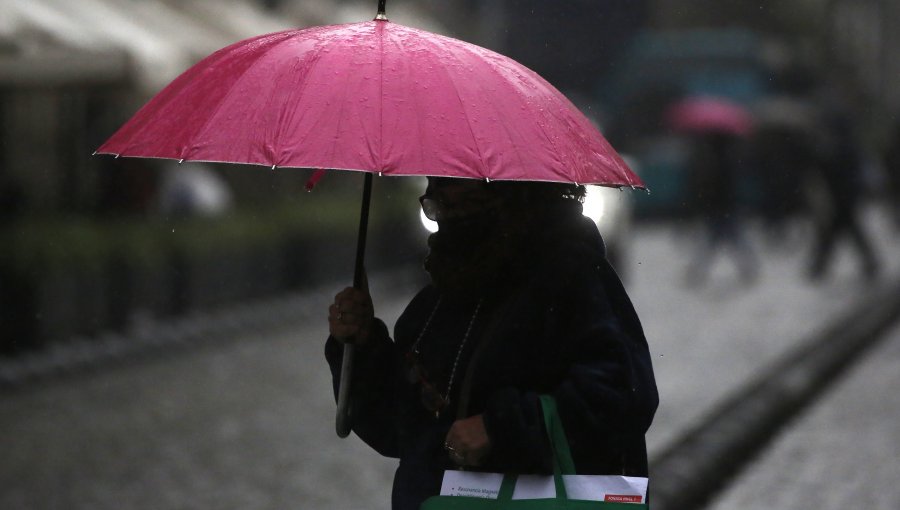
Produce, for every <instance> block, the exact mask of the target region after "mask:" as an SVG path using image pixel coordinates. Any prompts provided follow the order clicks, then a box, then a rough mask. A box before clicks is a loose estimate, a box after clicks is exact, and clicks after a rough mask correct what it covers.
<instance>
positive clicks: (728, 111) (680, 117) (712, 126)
mask: <svg viewBox="0 0 900 510" xmlns="http://www.w3.org/2000/svg"><path fill="white" fill-rule="evenodd" d="M665 119H666V122H667V123H668V124H669V125H670V126H672V128H673V129H676V130H678V131H687V132H695V133H704V132H719V133H730V134H733V135H737V136H745V135H747V134H749V133H750V131H751V130H752V129H753V116H752V115H751V114H750V112H749V111H747V109H746V108H744V107H743V106H741V105H740V104H738V103H735V102H733V101H731V100H729V99H725V98H721V97H715V96H699V97H691V98H687V99H683V100H681V101H679V102H677V103H675V104H673V105H672V106H670V107H669V108H668V109H667V110H666V114H665Z"/></svg>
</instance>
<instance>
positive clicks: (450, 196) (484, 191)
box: [419, 177, 500, 224]
mask: <svg viewBox="0 0 900 510" xmlns="http://www.w3.org/2000/svg"><path fill="white" fill-rule="evenodd" d="M419 202H420V203H421V204H422V210H423V211H425V216H427V217H428V219H430V220H433V221H437V222H438V223H439V224H440V223H441V222H450V221H458V220H465V219H470V218H474V217H478V216H480V215H482V214H484V213H486V212H488V211H491V210H494V209H496V207H497V206H498V205H499V203H500V200H499V199H498V198H497V197H496V196H495V195H494V194H493V193H491V191H490V189H489V188H488V185H487V183H485V182H484V181H480V180H475V179H459V178H451V177H429V178H428V188H426V190H425V194H424V195H422V196H421V197H419Z"/></svg>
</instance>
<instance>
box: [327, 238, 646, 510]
mask: <svg viewBox="0 0 900 510" xmlns="http://www.w3.org/2000/svg"><path fill="white" fill-rule="evenodd" d="M562 239H563V241H562V242H553V243H545V246H541V247H540V248H541V249H540V250H538V251H539V252H540V254H541V255H540V256H539V257H536V258H535V259H534V261H533V264H532V265H531V266H530V268H529V271H528V274H529V275H530V276H528V277H527V278H523V279H521V282H520V283H518V284H516V285H515V286H512V287H507V288H505V289H498V291H497V292H494V293H493V295H492V296H488V297H486V298H485V299H484V300H483V301H482V306H481V309H480V311H479V313H478V315H477V317H476V318H475V321H474V323H473V327H472V332H471V334H470V335H469V337H468V340H467V341H466V345H465V346H464V348H463V349H462V354H461V356H460V361H459V363H458V366H457V370H456V374H455V375H454V383H453V387H452V389H451V393H450V401H451V405H450V407H449V408H448V409H447V410H445V411H444V412H443V413H442V414H441V416H440V417H439V418H435V416H434V414H433V413H430V412H429V411H427V410H426V409H425V407H424V406H423V405H422V403H421V397H420V386H419V384H418V383H414V382H411V381H412V380H413V378H410V377H409V376H408V373H409V369H408V366H407V364H406V362H405V360H404V357H405V355H406V353H408V352H409V350H410V349H411V347H412V345H413V344H414V343H415V342H416V339H417V338H418V337H419V335H420V334H421V332H422V330H423V326H424V324H425V322H426V320H427V318H428V317H429V316H431V315H432V312H434V315H433V319H432V321H431V323H430V325H429V327H428V328H427V330H426V331H425V333H424V335H422V340H421V342H420V344H419V345H420V349H419V350H420V359H421V360H422V362H423V364H424V366H425V367H426V370H427V373H428V380H429V381H430V382H431V383H432V384H434V385H435V386H436V387H437V388H438V389H439V390H440V391H441V392H442V393H443V392H445V391H446V389H447V383H448V380H449V379H450V373H451V372H452V366H453V364H454V360H455V359H456V357H457V352H458V351H459V347H460V342H461V340H462V339H463V338H464V337H465V336H466V335H465V332H466V329H467V328H468V326H469V323H470V320H471V318H472V315H473V312H474V310H475V307H476V304H477V303H476V302H475V301H473V300H467V299H462V298H455V299H454V298H452V297H448V296H444V297H441V295H440V293H439V292H438V290H437V289H435V288H434V287H433V286H429V287H426V288H425V289H423V290H422V291H421V292H419V294H418V295H416V297H415V298H414V299H413V300H412V302H411V303H410V304H409V305H408V307H407V308H406V310H405V311H404V313H403V314H402V315H401V316H400V318H399V319H398V321H397V324H396V327H395V339H396V340H395V341H391V339H390V337H389V335H388V332H387V328H386V327H385V326H384V324H383V323H382V322H380V321H376V322H377V327H376V329H377V331H376V332H375V333H374V334H373V335H372V336H371V341H370V342H369V343H368V344H367V345H366V346H364V347H361V348H358V349H357V351H356V357H355V364H356V366H355V368H354V378H353V382H352V385H353V386H352V387H353V398H352V400H351V402H352V404H351V406H352V407H351V413H352V422H353V431H354V432H355V433H356V434H357V435H358V436H359V437H360V438H362V439H363V441H365V442H366V443H367V444H369V445H370V446H371V447H372V448H374V449H375V450H376V451H378V452H379V453H381V454H382V455H385V456H389V457H398V458H399V459H400V465H399V467H398V469H397V473H396V476H395V479H394V491H393V508H394V509H395V510H413V509H418V507H419V504H420V503H421V501H422V500H424V499H425V498H427V497H429V496H432V495H435V494H437V493H438V492H439V490H440V485H441V479H442V475H443V471H444V470H445V469H452V468H453V465H452V464H451V463H450V462H449V459H448V456H447V452H446V451H444V450H443V448H442V445H443V441H444V437H445V435H446V434H447V432H448V430H449V428H450V425H451V424H452V423H453V421H454V420H455V419H456V418H457V415H459V416H472V415H476V414H482V415H483V417H484V423H485V426H486V428H487V432H488V436H489V438H490V441H491V445H492V447H491V452H490V454H489V457H488V459H487V463H486V465H484V466H483V469H484V470H485V471H496V472H501V471H502V472H510V471H514V472H520V473H522V472H550V465H549V458H550V457H549V446H548V444H547V440H546V434H545V432H544V429H543V425H542V418H541V414H540V404H539V400H538V395H539V394H552V395H553V396H555V398H556V400H557V403H558V408H559V413H560V416H561V418H562V421H563V424H564V427H565V431H566V434H567V436H568V439H569V442H570V445H571V448H572V455H573V457H574V460H575V464H576V468H577V470H578V472H579V473H583V474H626V475H632V476H646V475H647V451H646V446H645V442H644V434H645V433H646V431H647V429H648V427H649V426H650V423H651V421H652V419H653V415H654V412H655V410H656V407H657V403H658V395H657V390H656V383H655V380H654V376H653V369H652V366H651V361H650V354H649V350H648V347H647V342H646V340H645V338H644V334H643V331H642V328H641V325H640V322H639V320H638V317H637V315H636V313H635V311H634V308H633V307H632V304H631V302H630V300H629V299H628V296H627V295H626V293H625V290H624V289H623V287H622V284H621V283H620V281H619V278H618V277H617V276H616V274H615V272H614V271H613V269H612V268H611V267H610V265H609V263H608V262H607V260H606V257H605V255H604V249H603V241H602V239H601V238H600V234H599V233H598V232H597V229H596V227H595V226H594V224H593V223H592V222H590V221H587V220H585V221H584V222H579V225H578V228H577V232H576V233H574V234H573V235H566V236H563V237H562ZM537 242H540V241H539V240H538V241H537ZM439 299H440V300H441V302H440V305H439V306H438V307H437V309H436V311H435V304H436V303H437V301H438V300H439ZM476 352H477V354H475V358H474V362H473V363H469V361H471V360H472V358H473V353H476ZM341 354H342V347H341V345H340V344H339V343H338V342H336V341H335V340H334V339H329V340H328V342H327V343H326V357H327V359H328V361H329V364H330V366H331V370H332V374H333V376H334V381H335V389H337V381H338V380H339V377H340V367H341ZM463 387H467V388H470V389H469V390H465V391H462V390H461V388H463ZM461 391H462V393H464V394H465V395H461ZM461 400H462V401H466V402H467V403H466V404H465V409H460V406H459V403H460V401H461Z"/></svg>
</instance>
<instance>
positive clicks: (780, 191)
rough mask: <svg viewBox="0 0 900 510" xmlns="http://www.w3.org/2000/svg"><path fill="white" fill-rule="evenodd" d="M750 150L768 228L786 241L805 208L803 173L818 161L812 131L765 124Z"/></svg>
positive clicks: (778, 237) (758, 130)
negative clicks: (789, 227) (794, 222)
mask: <svg viewBox="0 0 900 510" xmlns="http://www.w3.org/2000/svg"><path fill="white" fill-rule="evenodd" d="M748 152H749V155H750V158H751V159H752V163H751V165H752V167H753V171H754V173H755V175H756V176H757V177H758V179H759V183H760V189H761V195H760V203H759V213H760V218H761V220H762V222H763V227H764V230H765V232H766V234H767V235H768V236H770V238H771V239H772V240H774V241H776V242H779V241H783V240H784V238H785V237H786V236H787V229H788V226H789V225H790V220H791V219H792V218H794V217H795V216H797V215H799V214H800V213H801V212H802V210H803V207H804V196H803V176H804V175H806V174H807V172H808V169H809V168H811V167H812V166H813V165H814V164H815V152H814V147H813V144H812V140H811V137H810V134H809V133H807V132H804V131H802V130H799V129H793V128H790V127H787V126H778V125H762V126H759V127H758V129H757V130H756V131H755V133H754V136H753V139H752V142H751V149H750V151H748Z"/></svg>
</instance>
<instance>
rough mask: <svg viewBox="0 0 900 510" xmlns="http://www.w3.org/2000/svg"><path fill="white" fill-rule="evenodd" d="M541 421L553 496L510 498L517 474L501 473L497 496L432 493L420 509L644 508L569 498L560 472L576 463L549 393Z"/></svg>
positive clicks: (544, 398) (643, 505)
mask: <svg viewBox="0 0 900 510" xmlns="http://www.w3.org/2000/svg"><path fill="white" fill-rule="evenodd" d="M541 408H542V410H543V414H544V424H545V426H546V429H547V435H548V436H549V437H550V444H551V445H552V449H553V482H554V485H555V486H556V496H555V497H552V498H542V499H513V492H514V491H515V487H516V480H517V476H516V475H514V474H505V475H503V482H502V483H501V485H500V491H499V493H498V495H497V498H496V499H485V498H478V497H469V496H433V497H431V498H428V499H427V500H425V502H424V503H422V506H421V507H420V508H421V510H581V509H585V510H586V509H594V510H647V508H648V505H647V504H646V498H645V501H644V502H642V503H620V502H611V501H595V500H579V499H569V498H568V496H567V494H566V485H565V482H564V480H563V475H574V474H575V463H574V462H573V461H572V453H571V451H570V450H569V443H568V441H567V440H566V434H565V431H564V430H563V427H562V421H561V420H560V418H559V414H558V413H557V411H556V401H555V400H554V399H553V397H551V396H548V395H542V396H541Z"/></svg>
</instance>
